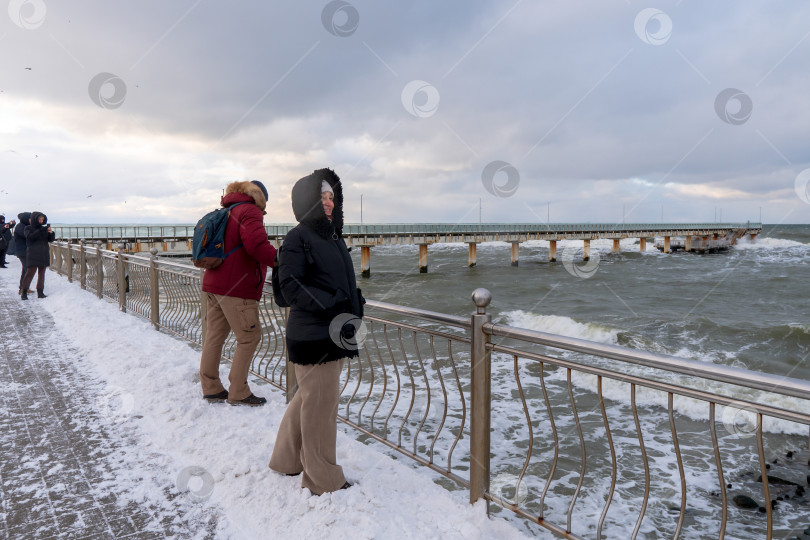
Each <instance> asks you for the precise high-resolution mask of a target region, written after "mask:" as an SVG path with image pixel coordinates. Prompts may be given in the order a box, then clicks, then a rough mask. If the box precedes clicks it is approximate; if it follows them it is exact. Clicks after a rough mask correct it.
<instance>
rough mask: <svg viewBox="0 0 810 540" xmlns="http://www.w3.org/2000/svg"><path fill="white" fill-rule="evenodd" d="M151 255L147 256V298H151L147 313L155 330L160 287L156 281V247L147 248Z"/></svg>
mask: <svg viewBox="0 0 810 540" xmlns="http://www.w3.org/2000/svg"><path fill="white" fill-rule="evenodd" d="M149 253H150V254H151V256H150V257H149V298H150V299H151V300H152V309H151V310H150V311H149V315H150V317H151V320H152V324H153V325H154V326H155V330H160V297H159V293H160V287H159V283H158V271H157V253H158V250H157V248H152V249H150V250H149Z"/></svg>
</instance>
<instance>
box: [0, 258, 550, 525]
mask: <svg viewBox="0 0 810 540" xmlns="http://www.w3.org/2000/svg"><path fill="white" fill-rule="evenodd" d="M19 271H20V267H19V263H18V262H17V260H16V258H14V257H10V261H9V268H8V269H6V270H0V320H1V321H2V332H0V400H1V401H2V407H1V408H0V431H1V432H2V439H1V441H0V539H9V540H11V539H13V540H17V539H26V540H28V539H38V538H41V539H59V540H68V539H88V540H89V539H94V540H95V539H110V538H131V539H138V540H140V539H151V538H172V539H176V538H195V539H202V538H216V539H229V538H233V539H243V538H268V537H271V536H274V537H279V538H290V539H292V538H305V537H306V538H313V537H330V538H399V537H402V536H409V537H410V536H414V537H420V538H459V539H460V538H511V539H517V538H525V536H524V534H522V533H520V532H518V530H517V529H516V528H515V527H514V526H513V525H511V524H509V523H507V522H506V521H504V520H503V519H488V518H487V517H486V512H485V508H484V506H483V504H478V505H474V506H471V505H469V504H468V503H467V502H466V496H465V492H459V493H455V494H454V493H450V492H448V491H446V490H445V489H444V488H442V487H440V486H438V485H436V484H434V483H433V482H432V481H431V479H430V477H429V476H426V475H425V474H424V473H421V474H420V473H419V472H417V471H414V470H412V469H410V468H408V467H407V466H406V465H404V464H402V463H398V462H396V461H394V460H392V459H391V458H390V457H388V456H386V455H384V454H381V453H379V452H376V451H374V450H373V449H371V448H368V447H366V446H365V445H363V444H362V443H360V442H356V441H354V440H353V437H350V436H346V435H343V434H341V433H339V435H338V459H339V461H340V462H341V464H342V465H343V466H344V470H345V471H346V474H347V477H348V478H349V479H350V480H351V481H352V482H354V483H355V486H354V487H353V488H352V489H349V490H346V491H341V492H339V493H335V494H330V495H324V496H321V497H316V496H313V495H311V494H310V493H309V492H308V491H307V490H303V489H301V488H300V486H299V484H300V479H298V478H288V477H282V476H280V475H276V474H274V473H272V472H271V471H269V470H268V469H267V461H268V459H269V456H270V453H271V452H272V448H273V441H274V437H275V433H276V430H277V428H278V424H279V423H280V421H281V417H282V415H283V413H284V410H285V401H284V397H283V395H281V393H280V392H277V391H274V390H272V389H271V388H270V387H269V386H267V385H261V383H260V382H259V381H257V380H254V379H252V380H251V385H253V389H254V391H255V392H256V393H257V394H258V395H264V396H266V397H267V398H268V404H267V405H266V406H265V407H263V408H257V409H254V408H246V407H229V406H227V405H225V404H221V405H220V404H218V405H209V404H207V403H205V402H204V401H203V400H202V399H200V396H199V382H198V378H197V377H198V375H197V373H196V372H197V368H198V364H199V353H198V352H197V351H195V350H194V349H192V348H191V347H189V346H188V345H187V344H186V343H183V342H181V341H179V340H177V339H175V338H173V337H171V336H169V335H166V334H164V333H160V332H155V331H154V330H153V329H152V327H151V326H150V325H149V324H148V322H146V321H143V320H140V319H138V318H136V317H133V316H131V315H128V314H124V313H121V312H120V311H119V310H118V308H117V306H115V305H113V304H109V303H107V302H99V300H98V299H97V298H96V297H95V296H94V295H93V294H91V293H90V292H88V291H82V290H80V289H79V288H78V287H77V286H76V285H75V284H69V283H68V282H67V280H66V279H65V277H63V276H59V275H57V274H56V273H55V272H48V274H47V279H46V287H45V292H46V294H48V295H49V296H48V298H46V299H44V300H39V299H36V298H35V297H34V298H31V299H30V300H28V301H27V302H22V301H21V300H19V298H18V297H17V296H16V293H17V278H18V276H19ZM34 296H35V295H34ZM222 373H223V380H227V365H223V372H222ZM191 468H196V469H194V470H195V471H199V470H203V471H204V472H205V473H206V474H203V475H196V476H195V475H193V474H192V475H191V478H189V474H188V471H190V470H191ZM209 471H210V473H209ZM184 473H185V476H184ZM184 478H185V484H187V485H185V486H184ZM195 481H198V483H197V484H195ZM184 488H185V489H184ZM417 495H418V496H417ZM325 531H328V534H327V533H325ZM543 537H547V538H551V535H550V534H548V535H547V536H543Z"/></svg>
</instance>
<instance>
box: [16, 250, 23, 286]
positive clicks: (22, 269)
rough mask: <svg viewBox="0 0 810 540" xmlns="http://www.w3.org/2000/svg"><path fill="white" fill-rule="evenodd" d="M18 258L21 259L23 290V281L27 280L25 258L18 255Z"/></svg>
mask: <svg viewBox="0 0 810 540" xmlns="http://www.w3.org/2000/svg"><path fill="white" fill-rule="evenodd" d="M17 258H18V259H20V267H21V270H20V289H22V284H23V281H24V280H25V257H20V256H19V255H18V256H17Z"/></svg>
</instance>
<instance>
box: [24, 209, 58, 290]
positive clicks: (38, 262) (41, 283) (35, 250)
mask: <svg viewBox="0 0 810 540" xmlns="http://www.w3.org/2000/svg"><path fill="white" fill-rule="evenodd" d="M29 221H30V224H29V225H28V226H27V227H26V228H25V243H26V249H25V278H24V279H23V283H22V287H21V291H20V293H21V294H20V298H21V299H22V300H28V287H29V286H30V285H31V281H33V279H34V274H36V273H37V272H39V275H38V276H37V298H45V269H46V268H48V266H50V265H51V254H50V247H49V246H48V244H49V243H50V242H53V241H54V240H55V239H56V235H55V234H54V232H53V230H52V229H51V227H50V225H48V216H46V215H45V214H43V213H42V212H31V218H30V220H29Z"/></svg>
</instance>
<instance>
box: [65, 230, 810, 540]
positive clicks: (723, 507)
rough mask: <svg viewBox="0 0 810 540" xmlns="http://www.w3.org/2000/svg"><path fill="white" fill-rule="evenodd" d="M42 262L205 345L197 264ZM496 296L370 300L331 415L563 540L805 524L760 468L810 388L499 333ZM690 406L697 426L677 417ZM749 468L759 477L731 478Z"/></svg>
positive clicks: (607, 348)
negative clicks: (745, 502) (788, 510)
mask: <svg viewBox="0 0 810 540" xmlns="http://www.w3.org/2000/svg"><path fill="white" fill-rule="evenodd" d="M51 253H52V269H54V270H55V271H57V272H59V273H60V274H64V275H66V276H67V277H68V279H69V280H71V281H76V280H78V281H79V283H80V285H81V286H82V287H83V288H87V289H89V290H92V291H93V292H95V293H96V294H97V295H98V296H99V297H102V296H104V297H107V298H108V299H110V300H111V301H114V302H117V303H118V305H119V306H120V308H121V309H122V310H123V311H128V312H130V313H133V314H135V315H137V316H140V317H143V318H145V319H147V320H149V321H150V322H151V323H152V324H154V325H155V328H158V329H162V330H166V331H168V332H171V333H173V334H175V335H177V336H180V337H182V338H183V339H186V340H189V341H191V342H194V343H197V344H201V343H202V339H203V336H202V332H203V331H202V321H201V316H200V314H201V313H202V312H203V311H204V305H203V303H202V300H201V298H202V296H201V293H200V283H201V272H200V271H199V270H198V269H196V268H194V267H193V266H190V265H188V264H178V263H176V262H165V261H163V260H160V258H159V257H156V252H155V251H153V252H152V256H151V257H140V256H134V255H127V254H125V253H123V250H122V249H119V251H118V252H112V251H106V250H103V249H100V248H99V247H87V246H84V245H68V244H65V243H63V242H57V243H54V244H52V250H51ZM268 289H269V288H268ZM490 299H491V298H490V295H489V293H488V292H487V291H486V290H484V289H478V290H476V291H475V292H474V293H473V301H474V303H475V305H476V308H477V309H476V313H474V314H473V315H471V316H470V317H458V316H453V315H447V314H442V313H436V312H432V311H427V310H421V309H415V308H410V307H404V306H398V305H393V304H388V303H384V302H377V301H373V300H369V301H368V303H367V305H366V308H367V316H366V317H365V319H364V324H363V327H362V328H361V331H360V333H359V334H358V335H359V336H360V339H361V340H362V345H363V346H362V347H361V350H360V355H359V356H358V357H356V358H353V359H351V360H350V361H349V362H347V366H346V368H345V370H344V372H343V374H342V378H341V384H342V392H341V402H340V408H339V419H340V420H341V421H342V422H343V423H345V424H346V425H348V426H351V427H352V428H354V429H356V430H357V431H358V432H359V433H360V438H361V439H373V440H375V441H378V442H380V443H382V444H384V445H386V446H387V447H388V448H390V449H393V450H395V451H396V452H399V453H400V454H404V455H406V456H408V457H409V458H410V459H412V460H414V461H415V462H417V463H420V464H422V465H424V466H425V467H427V468H428V469H430V470H432V471H434V472H436V473H438V474H439V475H441V477H444V478H446V479H448V480H450V481H451V483H449V484H448V483H446V482H445V483H444V485H446V486H448V487H449V488H451V489H459V488H463V489H467V490H469V497H470V501H471V502H475V501H478V500H481V499H484V500H486V501H488V502H490V503H495V504H493V505H492V507H491V510H492V512H495V513H500V512H503V511H507V513H509V512H511V513H513V514H515V515H518V516H521V517H523V518H525V519H526V520H527V521H528V522H530V523H534V524H536V525H538V526H540V527H542V528H545V529H547V530H549V531H551V532H553V533H554V534H555V535H557V536H559V537H563V538H585V537H595V538H602V537H603V535H606V536H608V537H610V538H617V537H623V538H637V537H639V535H640V536H641V537H656V538H658V537H664V536H666V537H673V538H690V539H691V538H724V537H725V536H726V535H727V534H728V535H729V537H735V538H737V537H745V538H754V537H765V538H776V537H783V536H784V535H785V534H787V533H788V532H790V531H791V527H799V528H798V529H797V530H798V531H801V530H803V528H804V527H806V526H807V525H808V524H807V523H805V522H804V521H802V519H803V517H802V515H804V514H803V513H801V512H799V513H798V514H797V516H795V519H793V520H792V521H791V519H790V517H789V516H787V515H785V513H784V512H781V513H780V512H778V511H777V510H775V508H774V506H773V505H772V504H770V503H769V501H771V500H774V499H775V498H776V490H777V489H778V490H782V491H780V493H781V492H783V491H784V490H785V489H788V488H785V486H784V485H779V486H771V485H770V483H769V482H768V476H769V466H770V465H769V463H767V462H769V461H771V458H772V457H773V452H774V451H775V449H776V448H780V449H781V448H782V446H780V445H779V443H776V442H774V443H772V444H773V448H771V447H770V446H769V445H768V442H769V440H773V439H774V438H776V437H784V436H783V435H781V434H779V433H776V432H778V431H779V430H774V429H771V430H766V429H764V424H765V423H766V422H771V423H772V422H775V421H782V422H788V423H791V425H794V427H795V425H798V426H799V427H800V428H801V429H798V428H797V429H794V432H796V433H807V429H808V426H810V412H808V411H810V406H808V405H810V402H808V401H807V400H810V382H807V381H802V380H797V379H791V378H787V377H777V376H773V375H768V374H763V373H758V372H753V371H749V370H743V369H739V368H734V367H728V366H722V365H714V364H709V363H705V362H698V361H695V360H689V359H685V358H678V357H674V356H665V355H660V354H653V353H649V352H645V351H639V350H634V349H629V348H625V347H620V346H616V345H607V344H601V343H595V342H590V341H585V340H581V339H575V338H568V337H563V336H559V335H553V334H547V333H543V332H537V331H531V330H526V329H521V328H516V327H512V326H507V325H502V324H496V323H493V322H492V320H491V315H489V314H487V313H486V308H487V306H488V304H489V302H490ZM260 310H261V313H262V317H263V327H264V334H263V337H262V342H261V345H260V347H259V349H258V350H257V352H256V355H255V357H254V360H253V363H252V366H251V372H252V373H253V374H254V375H256V376H257V377H260V378H261V379H263V380H265V381H267V382H268V383H270V384H272V385H273V386H275V387H277V388H280V389H282V390H287V397H288V399H290V398H291V396H292V392H293V391H294V381H291V380H289V379H288V378H287V377H286V373H287V370H288V367H289V366H288V365H287V361H286V354H285V349H284V339H283V328H284V313H283V312H282V311H281V310H280V309H279V308H277V307H276V306H275V305H274V304H273V302H272V295H271V292H270V291H269V290H266V291H265V294H264V295H263V297H262V300H261V303H260ZM233 347H234V342H233V341H229V344H228V345H227V346H226V347H225V349H224V352H223V356H224V357H226V358H230V357H231V356H232V353H233ZM685 401H688V402H689V403H692V404H698V405H697V406H693V407H692V409H693V410H699V411H703V412H702V416H703V417H702V418H698V419H691V418H689V417H687V416H685V415H683V414H679V413H677V410H676V409H677V406H676V405H682V404H683V403H684V402H685ZM718 409H722V410H723V414H722V418H723V420H724V425H725V428H726V430H725V433H724V432H723V431H722V430H718V426H717V417H718ZM729 413H731V414H729ZM727 417H729V418H733V419H735V420H734V421H729V420H727ZM741 418H742V419H743V420H744V422H743V425H741V426H739V425H738V424H739V423H740V419H741ZM792 437H793V439H792V440H794V441H802V444H806V443H807V442H808V440H807V439H805V438H804V435H793V436H792ZM766 448H769V450H768V452H770V454H769V453H768V452H766ZM780 457H781V456H780ZM741 463H743V465H740V464H741ZM746 463H747V464H750V465H751V466H752V467H755V468H756V472H757V474H758V475H760V476H761V480H760V481H757V480H756V478H754V477H753V476H751V475H748V476H745V475H740V474H739V473H740V467H743V466H744V464H746ZM731 465H733V466H734V468H735V469H736V470H735V471H734V477H733V479H732V477H731V475H732V472H731V470H730V469H731V468H732V467H731ZM746 478H747V480H746ZM732 480H733V483H734V484H735V485H738V484H746V486H747V487H746V489H748V490H749V492H750V493H751V494H752V495H753V496H755V497H758V498H759V499H760V501H762V509H761V510H762V513H758V512H756V511H754V512H751V511H746V510H741V509H739V508H737V507H736V506H735V505H732V504H730V498H731V493H730V491H731V490H730V489H729V488H728V487H727V486H729V485H730V483H731V482H732ZM708 485H711V486H713V487H712V488H711V489H708V488H707V487H706V486H708ZM454 486H455V487H454ZM789 489H792V490H796V493H798V490H799V488H798V487H795V486H789ZM757 493H759V495H757ZM802 493H803V488H802ZM795 497H799V500H801V496H799V495H797V494H794V498H795ZM781 504H787V503H781ZM746 512H747V513H746ZM524 523H525V522H524Z"/></svg>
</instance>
